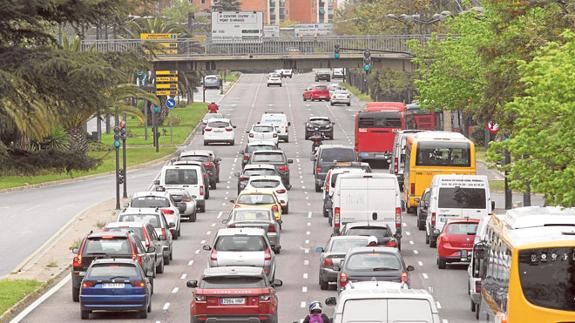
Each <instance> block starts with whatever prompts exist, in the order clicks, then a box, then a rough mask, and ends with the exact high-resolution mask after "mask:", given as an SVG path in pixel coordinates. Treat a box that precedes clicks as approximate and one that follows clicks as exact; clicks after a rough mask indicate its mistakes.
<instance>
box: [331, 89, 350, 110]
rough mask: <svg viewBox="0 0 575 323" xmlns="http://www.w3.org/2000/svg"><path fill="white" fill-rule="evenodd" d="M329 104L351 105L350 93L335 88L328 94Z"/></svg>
mask: <svg viewBox="0 0 575 323" xmlns="http://www.w3.org/2000/svg"><path fill="white" fill-rule="evenodd" d="M329 104H330V105H332V106H333V105H336V104H345V105H347V106H348V107H349V106H350V105H351V94H350V93H349V92H348V91H347V90H335V91H334V92H333V94H331V96H330V102H329Z"/></svg>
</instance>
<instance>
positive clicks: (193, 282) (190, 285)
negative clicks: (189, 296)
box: [186, 280, 198, 288]
mask: <svg viewBox="0 0 575 323" xmlns="http://www.w3.org/2000/svg"><path fill="white" fill-rule="evenodd" d="M186 286H188V288H196V287H198V281H197V280H188V281H187V282H186Z"/></svg>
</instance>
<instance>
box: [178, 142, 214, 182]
mask: <svg viewBox="0 0 575 323" xmlns="http://www.w3.org/2000/svg"><path fill="white" fill-rule="evenodd" d="M178 161H201V162H202V164H203V165H204V168H205V169H206V171H207V172H208V175H209V177H210V188H211V189H216V183H219V182H220V162H221V161H222V159H221V158H219V157H216V154H215V153H214V152H213V151H211V150H186V151H183V152H181V153H180V156H179V158H178Z"/></svg>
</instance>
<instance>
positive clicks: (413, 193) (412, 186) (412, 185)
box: [411, 183, 415, 195]
mask: <svg viewBox="0 0 575 323" xmlns="http://www.w3.org/2000/svg"><path fill="white" fill-rule="evenodd" d="M411 195H415V183H411Z"/></svg>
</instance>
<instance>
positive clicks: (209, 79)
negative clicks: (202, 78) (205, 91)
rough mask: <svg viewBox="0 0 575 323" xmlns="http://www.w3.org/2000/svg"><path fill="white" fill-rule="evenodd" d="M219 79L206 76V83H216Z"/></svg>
mask: <svg viewBox="0 0 575 323" xmlns="http://www.w3.org/2000/svg"><path fill="white" fill-rule="evenodd" d="M217 79H218V78H217V77H216V76H206V81H216V80H217Z"/></svg>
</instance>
